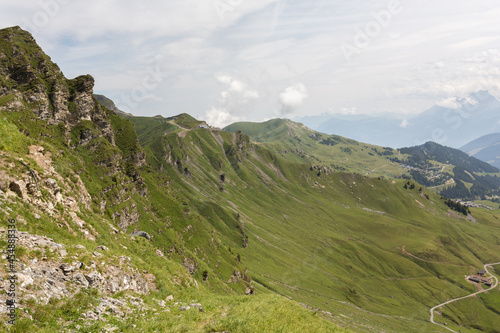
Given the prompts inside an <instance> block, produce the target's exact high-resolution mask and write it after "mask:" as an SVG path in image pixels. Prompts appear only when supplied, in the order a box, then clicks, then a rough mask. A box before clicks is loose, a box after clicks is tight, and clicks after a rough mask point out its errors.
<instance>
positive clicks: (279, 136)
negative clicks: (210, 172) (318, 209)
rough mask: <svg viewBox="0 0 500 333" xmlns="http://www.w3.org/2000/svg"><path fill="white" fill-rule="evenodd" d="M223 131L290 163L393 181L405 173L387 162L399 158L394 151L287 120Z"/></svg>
mask: <svg viewBox="0 0 500 333" xmlns="http://www.w3.org/2000/svg"><path fill="white" fill-rule="evenodd" d="M224 130H226V131H228V132H233V133H234V132H236V131H241V132H243V133H245V134H246V135H248V136H249V137H250V138H251V139H252V141H254V142H258V143H262V144H263V145H264V146H265V147H267V148H269V149H270V150H272V151H273V152H275V153H276V154H278V155H279V156H281V157H283V158H286V159H288V160H290V161H293V162H298V163H312V164H319V165H324V166H327V167H329V168H331V169H333V170H337V171H346V172H352V173H359V174H362V175H369V176H371V177H378V176H387V177H392V178H394V177H398V176H401V174H402V173H404V172H405V171H404V169H403V168H402V167H401V166H400V165H399V164H397V163H392V162H391V161H390V160H389V158H390V157H394V156H397V155H398V152H397V151H396V150H394V149H391V148H384V147H379V146H374V145H370V144H365V143H361V142H357V141H354V140H350V139H346V138H344V137H341V136H337V135H327V134H323V133H319V132H316V131H313V130H311V129H309V128H307V127H306V126H304V125H302V124H300V123H296V122H293V121H291V120H288V119H271V120H269V121H266V122H263V123H251V122H239V123H234V124H231V125H229V126H227V127H225V128H224Z"/></svg>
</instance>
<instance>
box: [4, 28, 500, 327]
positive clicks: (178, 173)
mask: <svg viewBox="0 0 500 333" xmlns="http://www.w3.org/2000/svg"><path fill="white" fill-rule="evenodd" d="M0 52H1V56H0V73H1V76H0V134H1V136H0V138H1V140H0V154H1V155H2V156H1V157H0V173H1V175H2V178H1V181H0V190H1V191H0V216H1V221H0V226H1V227H2V228H3V230H6V229H8V221H9V220H12V219H14V220H16V221H18V222H17V228H18V231H19V232H22V233H23V234H22V235H24V236H23V241H22V242H21V241H20V242H19V243H18V247H17V249H16V257H17V258H18V259H19V261H18V262H16V264H17V265H18V269H19V275H18V277H19V276H21V278H22V279H21V278H19V281H18V282H17V284H16V288H17V291H18V294H17V296H16V304H17V305H18V308H17V310H16V312H15V313H16V315H17V324H16V326H14V327H11V326H7V325H8V324H6V322H7V320H6V319H8V312H7V307H6V304H7V303H6V302H7V300H8V297H7V296H8V295H6V294H5V293H0V301H1V304H2V305H1V306H0V312H1V317H2V320H3V322H2V323H1V324H0V325H2V326H0V327H1V329H2V330H11V331H16V332H29V331H36V332H54V331H67V332H78V331H90V332H100V331H123V332H136V331H146V332H153V331H163V332H168V331H174V332H175V331H179V332H223V331H228V332H445V331H446V330H448V331H449V330H450V329H453V330H455V331H462V332H467V333H473V332H474V333H475V332H493V331H494V330H495V329H497V328H498V327H500V315H499V313H500V303H499V302H498V297H499V295H500V294H499V291H498V289H497V283H495V285H494V286H493V287H492V288H491V289H490V290H488V292H483V293H480V294H479V293H477V294H475V295H477V297H470V295H472V294H474V293H475V292H476V288H475V286H474V285H472V284H470V283H469V282H468V281H467V280H465V279H464V278H463V277H464V276H465V275H466V274H469V273H470V268H471V267H484V268H485V269H486V270H487V271H488V272H489V273H490V274H491V275H492V276H493V277H495V276H498V274H497V273H496V272H495V267H494V265H495V264H488V263H496V262H498V260H500V258H499V253H500V239H499V234H498V231H499V230H500V214H499V210H498V209H492V210H490V209H486V208H483V207H471V208H470V214H468V213H467V212H466V214H461V213H458V212H456V211H454V210H452V207H450V205H449V201H447V198H444V197H442V196H441V194H438V193H435V191H433V189H431V188H430V186H429V187H426V184H422V182H421V181H420V180H418V179H415V178H416V177H415V175H413V174H412V173H411V172H409V171H408V169H407V168H405V167H404V165H417V164H418V165H420V166H421V167H420V169H421V170H431V169H432V170H436V173H438V174H441V175H449V177H450V178H454V179H457V180H458V181H461V180H462V182H463V186H464V187H466V188H467V191H468V192H469V194H471V192H474V191H476V192H474V193H477V194H479V195H480V194H483V193H490V192H491V191H494V190H498V189H497V188H483V187H481V184H485V183H488V182H489V181H490V180H491V179H496V177H495V175H496V174H497V173H498V169H496V168H493V167H492V168H493V169H489V168H487V167H486V166H485V165H483V164H482V163H479V161H477V160H475V159H470V158H469V157H464V155H465V154H464V153H463V155H457V154H455V152H454V151H453V150H449V149H448V148H446V147H443V146H440V145H436V144H434V143H427V144H425V145H423V146H417V147H413V148H412V149H409V150H408V151H404V150H402V149H400V150H394V149H391V148H388V147H380V146H375V145H370V144H365V143H361V142H358V141H354V140H351V139H347V138H344V137H340V136H336V135H327V134H322V133H318V132H314V131H312V130H310V129H308V128H307V127H305V126H304V125H302V124H298V123H295V122H292V121H290V120H284V119H273V120H270V121H268V122H265V123H235V124H233V125H230V126H228V127H226V128H224V129H218V128H214V127H210V126H209V125H208V124H207V123H206V122H205V121H200V120H197V119H195V118H194V117H192V116H190V115H188V114H186V113H180V114H178V115H175V116H169V117H162V116H155V117H144V116H133V115H130V114H125V113H123V112H119V110H118V111H116V110H113V104H112V102H109V101H107V100H105V99H103V98H102V97H100V98H96V97H95V96H94V91H93V90H94V79H93V77H91V76H90V75H84V76H79V77H76V78H74V79H67V78H66V77H64V75H63V74H62V72H61V70H60V69H59V67H58V66H57V65H56V64H54V63H53V62H52V61H51V60H50V58H49V57H48V56H47V55H46V54H45V53H44V52H43V51H42V49H41V48H40V47H39V46H38V45H37V44H36V42H35V41H34V39H33V38H32V36H31V35H30V34H29V33H28V32H26V31H23V30H22V29H20V28H18V27H13V28H7V29H2V30H0ZM100 101H106V102H105V103H103V102H100ZM429 147H430V148H432V149H430V148H429ZM437 152H439V154H438V153H437ZM443 156H444V157H443ZM396 159H397V160H396ZM410 163H414V164H410ZM25 165H27V166H28V168H29V169H30V170H32V171H31V172H28V171H29V170H28V169H27V168H26V167H25ZM415 168H416V166H415ZM412 170H414V169H412ZM403 175H405V177H403ZM446 177H448V176H446ZM446 177H444V178H446ZM460 177H461V178H460ZM466 177H468V178H466ZM446 180H448V178H447V179H446ZM458 181H457V183H458ZM476 188H478V189H479V190H481V191H483V192H478V191H479V190H476ZM488 191H490V192H488ZM1 234H2V235H3V236H2V238H1V241H0V246H2V247H4V248H7V246H8V244H9V243H8V237H6V236H5V233H1ZM25 239H27V240H25ZM1 274H2V278H3V279H4V280H2V281H1V282H2V283H1V287H3V289H4V290H5V289H6V288H8V287H9V286H8V285H7V279H6V277H7V274H8V260H7V257H6V256H5V257H4V258H3V259H2V266H1ZM113 276H114V277H116V280H114V278H113ZM30 279H31V280H30ZM495 280H496V281H498V280H497V278H496V277H495ZM132 281H134V282H132ZM85 282H87V283H85ZM144 285H147V286H148V287H147V288H145V287H144ZM141 286H142V287H141ZM66 296H68V297H66ZM451 300H457V301H456V302H450V301H451ZM436 304H439V305H438V306H436ZM444 305H446V306H444ZM437 308H439V311H440V314H438V311H435V310H434V309H437ZM200 309H201V310H200ZM132 310H133V311H132ZM429 311H430V313H431V314H433V318H431V320H429V315H430V313H429ZM124 314H126V315H124ZM152 319H153V320H152ZM433 320H434V321H436V322H438V323H444V322H445V323H446V324H447V325H446V326H445V327H443V326H436V325H435V324H434V323H433Z"/></svg>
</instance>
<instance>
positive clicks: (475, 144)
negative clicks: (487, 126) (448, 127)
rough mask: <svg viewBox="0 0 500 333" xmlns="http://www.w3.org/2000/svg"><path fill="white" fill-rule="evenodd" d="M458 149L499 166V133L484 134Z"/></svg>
mask: <svg viewBox="0 0 500 333" xmlns="http://www.w3.org/2000/svg"><path fill="white" fill-rule="evenodd" d="M460 150H462V151H464V152H466V153H467V154H469V155H470V156H474V157H475V158H477V159H480V160H481V161H485V162H488V163H490V164H491V165H493V166H495V167H497V168H500V133H493V134H488V135H484V136H482V137H480V138H477V139H476V140H473V141H471V142H469V143H467V144H466V145H464V146H462V147H460Z"/></svg>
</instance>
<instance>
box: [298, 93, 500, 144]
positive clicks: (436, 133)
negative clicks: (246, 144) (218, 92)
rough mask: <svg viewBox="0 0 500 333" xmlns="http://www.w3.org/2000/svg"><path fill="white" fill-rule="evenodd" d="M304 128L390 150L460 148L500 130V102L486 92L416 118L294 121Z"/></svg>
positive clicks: (338, 117)
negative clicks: (432, 145) (423, 146)
mask: <svg viewBox="0 0 500 333" xmlns="http://www.w3.org/2000/svg"><path fill="white" fill-rule="evenodd" d="M296 120H297V121H299V122H302V123H304V124H305V125H306V126H308V127H310V128H312V129H314V130H317V131H319V132H324V133H328V134H337V135H342V136H345V137H349V138H352V139H355V140H357V141H361V142H369V143H372V144H377V145H381V146H388V147H393V148H401V147H409V146H415V145H421V144H423V143H425V142H428V141H433V142H436V143H439V144H442V145H445V146H450V147H454V148H459V147H461V146H463V145H465V144H466V143H468V142H469V141H472V140H474V139H476V138H478V137H481V136H483V135H485V134H489V133H497V132H499V131H500V101H498V99H497V98H496V97H494V96H492V95H491V94H489V93H488V92H487V91H478V92H476V93H473V94H471V95H469V96H467V97H460V98H459V97H457V98H454V99H449V100H446V101H445V103H441V104H440V105H435V106H433V107H431V108H430V109H428V110H426V111H424V112H422V113H419V114H417V115H415V116H408V117H406V118H402V117H398V118H395V117H393V116H392V117H391V116H368V115H335V114H333V115H321V116H307V117H302V118H298V119H296Z"/></svg>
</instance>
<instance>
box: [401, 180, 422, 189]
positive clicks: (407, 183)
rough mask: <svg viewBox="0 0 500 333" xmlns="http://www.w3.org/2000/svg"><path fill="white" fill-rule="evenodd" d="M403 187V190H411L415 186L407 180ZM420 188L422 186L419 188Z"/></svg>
mask: <svg viewBox="0 0 500 333" xmlns="http://www.w3.org/2000/svg"><path fill="white" fill-rule="evenodd" d="M403 187H404V188H405V190H407V189H410V190H413V189H414V188H415V184H414V183H410V182H409V181H408V182H406V183H405V185H404V186H403ZM420 189H422V188H420Z"/></svg>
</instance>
